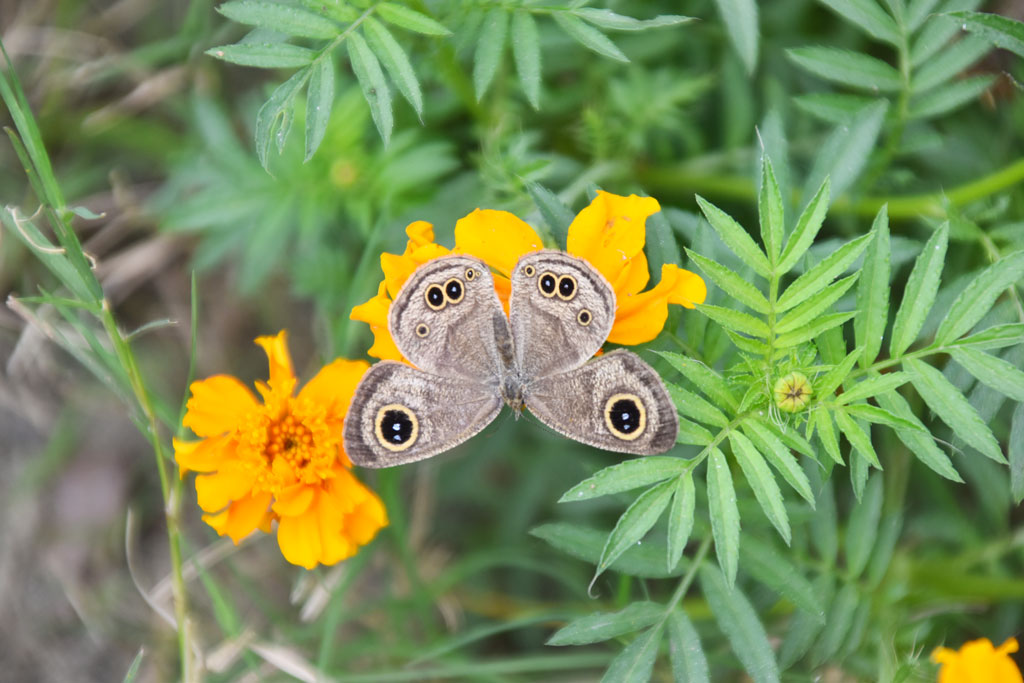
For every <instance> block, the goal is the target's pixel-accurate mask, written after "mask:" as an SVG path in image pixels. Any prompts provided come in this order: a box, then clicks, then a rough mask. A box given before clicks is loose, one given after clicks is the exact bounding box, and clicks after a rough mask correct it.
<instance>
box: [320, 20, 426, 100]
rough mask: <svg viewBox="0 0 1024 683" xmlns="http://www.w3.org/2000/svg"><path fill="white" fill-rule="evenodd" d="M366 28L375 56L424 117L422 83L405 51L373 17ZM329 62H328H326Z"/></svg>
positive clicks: (399, 89) (404, 95) (366, 24)
mask: <svg viewBox="0 0 1024 683" xmlns="http://www.w3.org/2000/svg"><path fill="white" fill-rule="evenodd" d="M363 25H364V26H365V27H366V28H365V32H366V40H367V41H368V42H369V44H370V47H372V48H373V51H374V54H376V55H377V58H378V59H380V61H381V62H383V64H384V68H385V69H387V71H388V74H389V75H390V76H391V80H392V81H393V82H394V84H395V85H396V86H398V91H399V92H400V93H402V97H404V98H405V99H406V101H407V102H408V103H409V104H410V106H412V108H413V111H415V112H416V116H419V117H420V118H422V117H423V93H422V92H421V90H420V82H419V80H418V79H417V78H416V72H415V71H413V68H412V63H411V62H410V61H409V57H408V55H406V54H405V50H403V49H402V46H401V45H400V44H399V43H398V41H397V40H395V37H394V36H393V35H391V31H389V30H388V29H387V27H386V26H385V25H384V24H382V23H381V22H379V21H377V20H376V19H374V18H373V17H367V18H366V20H365V21H364V22H363ZM325 61H327V60H325Z"/></svg>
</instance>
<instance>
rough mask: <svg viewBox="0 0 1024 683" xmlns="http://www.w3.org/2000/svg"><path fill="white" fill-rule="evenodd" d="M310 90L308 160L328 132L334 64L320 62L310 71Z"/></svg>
mask: <svg viewBox="0 0 1024 683" xmlns="http://www.w3.org/2000/svg"><path fill="white" fill-rule="evenodd" d="M310 71H311V74H310V77H309V90H308V94H307V97H306V158H305V161H309V160H310V159H312V158H313V154H315V153H316V150H317V148H319V147H320V143H321V142H322V141H323V139H324V133H326V132H327V123H328V122H329V121H330V120H331V107H333V106H334V63H333V62H331V60H329V59H323V60H320V62H319V63H317V64H314V65H313V67H312V69H311V70H310Z"/></svg>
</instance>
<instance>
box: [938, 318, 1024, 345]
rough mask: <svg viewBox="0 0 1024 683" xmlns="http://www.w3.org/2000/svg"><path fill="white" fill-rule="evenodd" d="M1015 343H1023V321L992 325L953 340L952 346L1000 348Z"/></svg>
mask: <svg viewBox="0 0 1024 683" xmlns="http://www.w3.org/2000/svg"><path fill="white" fill-rule="evenodd" d="M1016 344H1024V323H1006V324H1005V325H993V326H992V327H988V328H985V329H984V330H982V331H981V332H978V333H976V334H972V335H971V336H969V337H963V338H962V339H958V340H957V341H955V342H953V346H970V347H971V348H974V349H1001V348H1004V347H1007V346H1015V345H1016Z"/></svg>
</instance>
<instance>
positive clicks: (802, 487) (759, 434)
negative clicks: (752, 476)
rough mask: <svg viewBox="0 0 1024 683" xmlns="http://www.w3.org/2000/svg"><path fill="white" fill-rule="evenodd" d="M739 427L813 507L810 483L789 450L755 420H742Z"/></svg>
mask: <svg viewBox="0 0 1024 683" xmlns="http://www.w3.org/2000/svg"><path fill="white" fill-rule="evenodd" d="M741 427H742V429H743V432H744V433H745V434H746V435H747V436H748V437H750V440H751V441H753V442H754V444H755V445H756V446H757V449H758V450H759V451H760V452H761V453H762V454H763V455H764V457H765V458H766V459H767V460H768V462H769V463H771V465H772V466H773V467H774V468H775V469H776V470H778V471H779V473H780V474H781V475H782V476H783V477H784V478H785V480H786V481H787V482H788V483H789V485H790V486H792V487H793V490H794V491H796V492H797V493H799V494H800V495H801V496H802V497H803V499H804V500H806V501H807V502H808V503H810V504H811V507H814V493H812V492H811V483H810V481H808V479H807V475H806V474H804V471H803V470H802V469H800V463H798V462H797V461H796V458H794V457H793V454H792V453H790V452H789V448H787V447H786V445H785V444H784V443H782V441H781V440H780V439H779V438H778V437H777V436H776V435H775V434H773V433H772V432H771V430H770V429H768V427H766V426H764V425H761V424H760V423H758V422H757V421H756V420H744V422H743V424H742V425H741Z"/></svg>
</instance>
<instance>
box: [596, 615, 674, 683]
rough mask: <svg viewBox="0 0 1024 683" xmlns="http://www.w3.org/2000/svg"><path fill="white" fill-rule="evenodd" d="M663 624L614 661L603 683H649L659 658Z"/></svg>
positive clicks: (631, 644)
mask: <svg viewBox="0 0 1024 683" xmlns="http://www.w3.org/2000/svg"><path fill="white" fill-rule="evenodd" d="M660 641H661V624H658V625H657V626H655V627H654V628H652V629H650V630H649V631H645V632H644V633H641V634H640V635H639V636H637V638H636V640H634V641H633V642H632V643H630V644H629V645H627V646H626V649H624V650H623V651H622V652H620V653H619V654H618V656H616V657H615V659H613V660H612V663H611V664H610V665H609V666H608V670H607V671H605V672H604V676H602V677H601V681H602V683H620V682H621V683H647V681H649V680H650V679H651V672H652V671H653V670H654V660H655V659H657V657H658V643H659V642H660Z"/></svg>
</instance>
